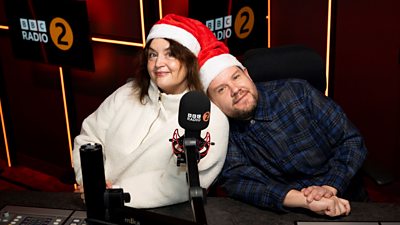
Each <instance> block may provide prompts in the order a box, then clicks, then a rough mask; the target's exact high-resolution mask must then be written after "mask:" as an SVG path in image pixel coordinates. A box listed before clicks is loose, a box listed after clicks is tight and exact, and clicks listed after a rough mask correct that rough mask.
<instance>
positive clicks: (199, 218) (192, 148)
mask: <svg viewBox="0 0 400 225" xmlns="http://www.w3.org/2000/svg"><path fill="white" fill-rule="evenodd" d="M183 147H184V152H185V159H186V173H187V179H188V183H189V199H190V203H191V206H192V212H193V216H194V220H195V222H196V223H198V224H207V218H206V213H205V210H204V203H205V202H206V197H205V190H204V188H202V187H201V186H200V179H199V170H198V166H197V163H198V161H199V160H200V154H199V152H198V145H197V139H196V138H191V137H190V138H184V140H183Z"/></svg>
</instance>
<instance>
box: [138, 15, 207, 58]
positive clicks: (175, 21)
mask: <svg viewBox="0 0 400 225" xmlns="http://www.w3.org/2000/svg"><path fill="white" fill-rule="evenodd" d="M202 25H203V24H202V23H201V22H200V21H197V20H194V19H190V18H187V17H183V16H179V15H176V14H168V15H166V16H165V17H163V18H162V19H160V20H159V21H158V22H157V23H155V24H154V25H153V27H152V28H151V29H150V32H149V35H148V36H147V38H146V43H147V42H149V41H150V40H152V39H154V38H168V39H172V40H174V41H177V42H179V43H180V44H182V45H183V46H185V47H186V48H188V49H189V50H190V51H191V52H193V54H195V55H196V56H198V54H199V52H200V48H201V47H200V43H199V41H198V38H199V36H198V35H200V34H201V33H200V32H201V31H200V30H199V29H198V27H199V26H202ZM203 26H204V25H203Z"/></svg>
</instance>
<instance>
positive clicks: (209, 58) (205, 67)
mask: <svg viewBox="0 0 400 225" xmlns="http://www.w3.org/2000/svg"><path fill="white" fill-rule="evenodd" d="M202 27H205V28H206V29H205V30H204V31H203V32H202V37H201V38H200V39H198V41H199V43H200V46H201V50H200V53H199V56H198V60H199V66H200V80H201V82H202V83H203V87H204V91H206V92H207V88H208V86H209V85H210V83H211V81H212V80H213V79H214V78H215V77H216V76H217V75H218V74H219V73H221V72H222V71H223V70H224V69H226V68H228V67H231V66H238V67H240V68H242V69H244V66H243V65H242V64H241V63H240V62H239V61H238V60H237V59H236V57H235V56H233V55H231V54H229V48H228V47H227V46H226V45H225V44H224V43H223V42H221V41H218V40H217V38H216V37H215V35H214V34H213V33H212V32H211V30H210V29H209V28H208V27H207V26H205V25H204V24H202Z"/></svg>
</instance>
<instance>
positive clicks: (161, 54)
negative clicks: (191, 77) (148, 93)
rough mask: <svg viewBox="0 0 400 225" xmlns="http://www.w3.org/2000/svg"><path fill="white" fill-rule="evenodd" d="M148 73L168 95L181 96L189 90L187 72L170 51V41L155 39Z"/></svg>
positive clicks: (149, 53) (149, 54)
mask: <svg viewBox="0 0 400 225" xmlns="http://www.w3.org/2000/svg"><path fill="white" fill-rule="evenodd" d="M147 71H148V72H149V74H150V78H151V80H152V81H153V82H154V83H155V84H156V85H157V86H158V87H159V88H160V89H161V90H162V91H163V92H165V93H167V94H179V93H182V92H183V91H185V90H186V88H187V79H186V76H187V71H186V68H185V67H184V66H183V64H182V63H181V62H180V61H179V60H178V59H176V58H175V57H174V56H173V54H172V53H171V50H170V43H169V41H167V40H165V39H162V38H155V39H154V40H153V41H152V42H151V43H150V47H149V51H148V55H147Z"/></svg>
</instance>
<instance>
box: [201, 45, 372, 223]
mask: <svg viewBox="0 0 400 225" xmlns="http://www.w3.org/2000/svg"><path fill="white" fill-rule="evenodd" d="M200 42H201V41H200ZM202 45H206V46H210V47H209V48H207V47H204V46H202V50H201V52H200V53H199V62H200V66H201V68H200V74H201V79H202V82H203V85H204V87H205V90H206V91H207V94H208V95H209V97H210V99H211V100H212V101H213V102H214V103H215V104H216V105H217V106H218V107H219V108H220V109H221V110H222V111H223V112H224V113H225V114H226V115H227V116H228V117H229V119H230V140H229V147H228V153H227V159H226V161H225V165H224V169H223V171H222V174H221V177H220V184H221V186H222V187H223V189H224V190H225V191H226V193H227V194H228V196H230V197H233V198H236V199H239V200H242V201H244V202H247V203H250V204H253V205H256V206H259V207H266V208H270V209H274V210H278V211H287V210H288V209H291V208H305V209H309V210H311V211H313V212H315V213H318V214H322V215H328V216H340V215H348V214H349V213H350V211H351V207H350V204H349V201H348V199H345V198H344V197H343V196H347V194H348V193H347V192H348V190H349V186H350V183H351V182H352V180H353V178H354V176H355V175H356V173H357V171H358V170H359V168H360V167H361V165H362V163H363V161H364V159H365V157H366V153H367V150H366V147H365V145H364V142H363V138H362V137H361V135H360V134H359V132H358V130H357V129H356V128H355V127H354V125H353V124H352V123H351V122H350V121H349V120H348V118H347V117H346V115H345V114H344V112H343V111H342V109H341V108H340V107H339V106H338V105H337V104H336V103H335V102H333V101H332V100H331V99H329V98H328V97H326V96H324V95H323V94H322V93H320V92H319V91H317V90H316V89H314V88H313V87H312V86H310V85H309V84H308V83H307V82H306V81H303V80H298V79H289V80H276V81H270V82H266V83H259V84H255V83H253V81H252V79H251V78H250V75H249V74H248V72H247V70H246V68H244V67H243V65H242V64H241V63H240V62H239V61H238V60H236V58H235V57H233V56H232V55H230V54H229V50H228V49H227V47H226V46H225V45H224V44H223V43H222V42H218V41H217V40H216V39H214V40H207V41H205V42H204V43H203V44H202Z"/></svg>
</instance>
